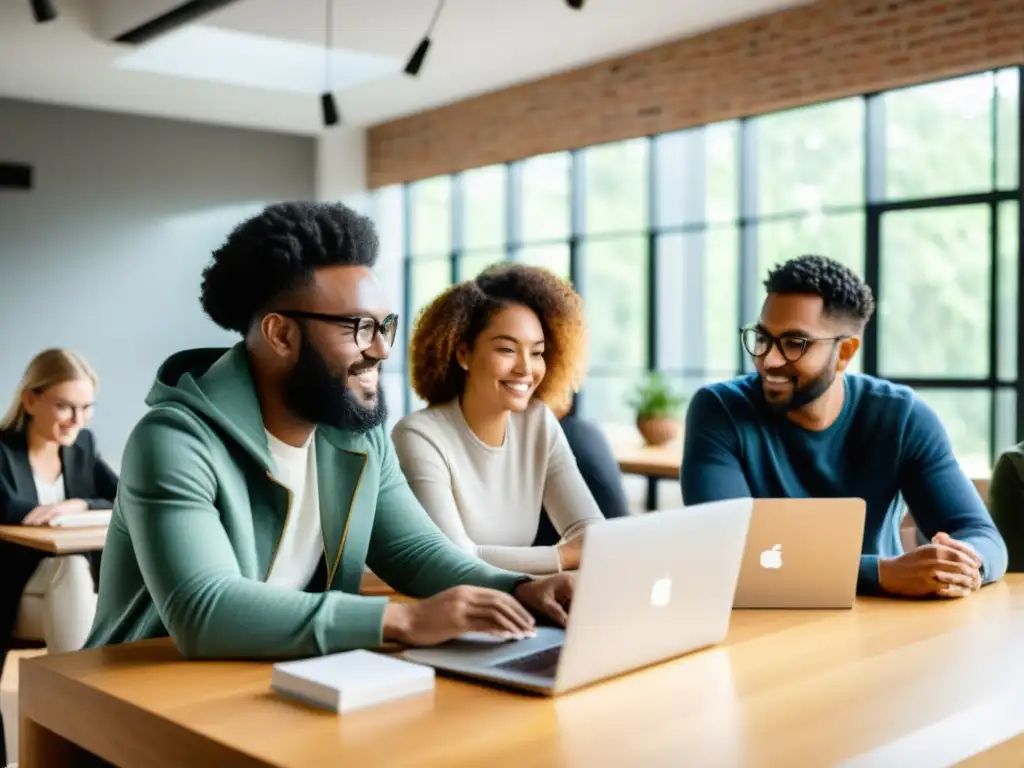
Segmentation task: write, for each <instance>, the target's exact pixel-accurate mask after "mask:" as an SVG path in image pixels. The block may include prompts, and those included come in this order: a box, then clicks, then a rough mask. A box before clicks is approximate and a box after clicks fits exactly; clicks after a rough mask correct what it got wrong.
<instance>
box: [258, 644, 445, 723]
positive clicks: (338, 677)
mask: <svg viewBox="0 0 1024 768" xmlns="http://www.w3.org/2000/svg"><path fill="white" fill-rule="evenodd" d="M270 687H271V688H273V689H274V690H275V691H276V692H277V693H279V694H281V695H282V696H288V697H290V698H293V699H298V700H299V701H303V702H305V703H307V704H312V705H313V706H316V707H323V708H325V709H330V710H332V711H334V712H351V711H352V710H355V709H362V708H363V707H370V706H374V705H376V704H382V703H384V702H385V701H392V700H394V699H400V698H404V697H406V696H413V695H415V694H419V693H426V692H428V691H431V690H433V688H434V670H433V668H431V667H425V666H421V665H419V664H413V663H412V662H409V661H403V660H402V659H398V658H394V657H392V656H385V655H383V654H380V653H373V652H372V651H346V652H344V653H333V654H330V655H329V656H319V657H315V658H311V659H301V660H299V661H282V662H278V663H277V664H275V665H274V669H273V672H272V673H271V677H270Z"/></svg>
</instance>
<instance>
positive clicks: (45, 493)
mask: <svg viewBox="0 0 1024 768" xmlns="http://www.w3.org/2000/svg"><path fill="white" fill-rule="evenodd" d="M32 479H33V480H35V483H36V497H37V498H38V499H39V506H40V507H45V506H47V505H48V504H57V503H58V502H61V501H64V500H65V499H64V496H65V494H64V475H63V474H61V475H60V477H58V478H57V479H56V480H54V481H53V482H52V483H48V482H46V481H45V480H40V479H39V477H38V475H32Z"/></svg>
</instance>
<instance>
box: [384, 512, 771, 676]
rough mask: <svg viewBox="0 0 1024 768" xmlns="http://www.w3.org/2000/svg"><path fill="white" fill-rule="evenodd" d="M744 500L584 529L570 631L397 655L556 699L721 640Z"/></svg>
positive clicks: (741, 539)
mask: <svg viewBox="0 0 1024 768" xmlns="http://www.w3.org/2000/svg"><path fill="white" fill-rule="evenodd" d="M752 506H753V501H752V500H751V499H737V500H733V501H724V502H714V503H709V504H700V505H695V506H691V507H685V508H682V509H675V510H667V511H664V512H651V513H648V514H645V515H636V516H630V517H622V518H614V519H612V520H607V521H605V522H603V523H601V524H600V525H595V526H592V527H589V528H588V529H587V535H586V539H585V541H584V543H583V552H582V555H581V561H580V568H579V570H578V571H577V572H576V576H575V580H576V584H575V590H574V596H573V602H572V607H571V609H570V616H569V622H568V626H567V627H566V629H565V630H562V629H561V628H551V627H544V626H538V627H537V636H536V637H533V638H527V639H525V640H518V641H511V642H504V641H498V640H495V639H490V638H488V637H487V636H484V637H480V636H478V635H477V636H474V637H473V638H467V637H465V636H464V637H463V638H460V639H458V640H455V641H453V642H450V643H445V644H442V645H439V646H434V647H431V648H414V649H409V650H407V651H405V652H404V657H405V658H406V659H408V660H409V661H414V662H417V663H420V664H425V665H427V666H431V667H433V668H434V669H436V670H438V671H441V672H448V673H452V674H455V675H457V676H462V677H467V678H472V679H478V680H484V681H488V682H492V683H497V684H500V685H504V686H509V687H513V688H519V689H523V690H527V691H532V692H536V693H541V694H546V695H555V694H560V693H564V692H566V691H569V690H572V689H574V688H579V687H581V686H584V685H588V684H590V683H594V682H596V681H598V680H602V679H605V678H608V677H612V676H615V675H619V674H622V673H624V672H629V671H632V670H635V669H638V668H640V667H644V666H647V665H650V664H654V663H657V662H659V661H664V660H666V659H670V658H673V657H676V656H681V655H683V654H685V653H689V652H690V651H694V650H697V649H699V648H704V647H706V646H709V645H714V644H716V643H719V642H721V641H722V640H723V639H724V638H725V636H726V633H727V631H728V629H729V619H730V616H731V613H732V600H733V595H734V594H735V592H736V582H737V579H738V577H739V570H740V561H741V560H742V557H743V548H744V543H745V541H746V538H747V529H748V526H749V524H750V516H751V509H752Z"/></svg>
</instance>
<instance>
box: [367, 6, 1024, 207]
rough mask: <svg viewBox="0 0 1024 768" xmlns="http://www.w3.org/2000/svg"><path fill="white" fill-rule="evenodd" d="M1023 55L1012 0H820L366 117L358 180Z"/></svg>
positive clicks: (1022, 17) (866, 88) (419, 174)
mask: <svg viewBox="0 0 1024 768" xmlns="http://www.w3.org/2000/svg"><path fill="white" fill-rule="evenodd" d="M666 1H669V0H666ZM702 1H705V0H702ZM706 1H710V0H706ZM1022 63H1024V0H819V2H816V3H814V4H812V5H808V6H801V7H798V8H793V9H790V10H785V11H781V12H779V13H774V14H771V15H769V16H764V17H761V18H759V19H753V20H750V21H746V22H742V23H739V24H735V25H732V26H729V27H724V28H721V29H717V30H713V31H711V32H707V33H705V34H701V35H697V36H695V37H690V38H686V39H684V40H679V41H677V42H674V43H668V44H664V45H659V46H656V47H654V48H651V49H648V50H646V51H641V52H638V53H634V54H630V55H628V56H623V57H620V58H615V59H609V60H607V61H605V62H601V63H599V64H594V65H591V66H587V67H583V68H580V69H575V70H571V71H568V72H563V73H561V74H558V75H554V76H552V77H547V78H544V79H542V80H536V81H533V82H530V83H525V84H523V85H519V86H515V87H513V88H508V89H505V90H501V91H495V92H493V93H489V94H485V95H483V96H479V97H476V98H472V99H467V100H465V101H461V102H457V103H455V104H450V105H447V106H444V107H440V108H438V109H434V110H430V111H428V112H423V113H420V114H417V115H412V116H409V117H405V118H401V119H399V120H395V121H392V122H389V123H384V124H381V125H378V126H375V127H374V128H372V129H371V130H370V132H369V137H368V142H367V144H368V153H369V170H368V182H369V185H370V186H371V187H379V186H384V185H387V184H394V183H397V182H403V181H412V180H415V179H421V178H427V177H429V176H436V175H438V174H443V173H451V172H453V171H459V170H465V169H468V168H476V167H479V166H483V165H490V164H492V163H499V162H506V161H509V160H516V159H519V158H523V157H530V156H532V155H538V154H543V153H545V152H555V151H559V150H565V149H571V148H575V147H584V146H587V145H590V144H600V143H602V142H606V141H618V140H621V139H627V138H633V137H636V136H643V135H647V134H652V133H661V132H663V131H671V130H676V129H679V128H685V127H687V126H692V125H700V124H702V123H710V122H715V121H718V120H727V119H732V118H736V117H742V116H745V115H756V114H761V113H764V112H771V111H774V110H778V109H785V108H788V107H794V106H799V105H803V104H810V103H814V102H818V101H825V100H828V99H835V98H841V97H844V96H852V95H856V94H861V93H869V92H872V91H878V90H883V89H886V88H892V87H894V86H899V85H908V84H912V83H919V82H924V81H928V80H934V79H938V78H941V77H948V76H952V75H959V74H965V73H969V72H976V71H979V70H983V69H989V68H994V67H999V66H1006V65H1012V64H1022Z"/></svg>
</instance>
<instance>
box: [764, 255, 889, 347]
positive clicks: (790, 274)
mask: <svg viewBox="0 0 1024 768" xmlns="http://www.w3.org/2000/svg"><path fill="white" fill-rule="evenodd" d="M764 287H765V288H766V289H767V290H768V293H797V294H804V295H810V296H820V297H821V300H822V302H823V304H824V312H825V314H826V315H829V316H832V317H840V318H844V319H848V320H850V321H852V322H855V323H856V324H857V325H858V326H859V327H860V328H861V329H863V327H864V326H865V325H867V323H868V320H870V319H871V315H872V314H874V311H875V297H874V295H873V294H872V292H871V288H870V287H869V286H868V284H867V283H865V282H864V281H863V280H861V279H860V277H859V276H858V275H857V273H856V272H854V271H853V270H852V269H850V268H849V267H847V266H845V265H844V264H840V263H839V262H838V261H836V260H835V259H830V258H828V257H827V256H816V255H807V256H798V257H797V258H795V259H790V260H789V261H787V262H786V263H785V264H781V265H777V266H776V267H775V268H774V269H772V270H771V271H770V272H769V273H768V279H767V280H765V281H764Z"/></svg>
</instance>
